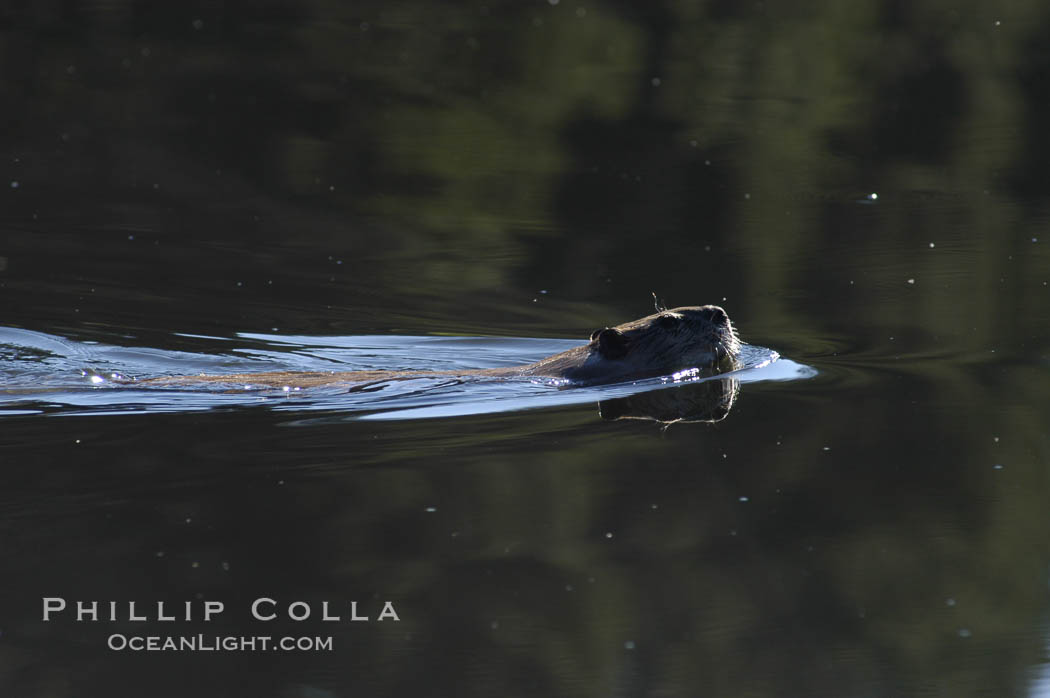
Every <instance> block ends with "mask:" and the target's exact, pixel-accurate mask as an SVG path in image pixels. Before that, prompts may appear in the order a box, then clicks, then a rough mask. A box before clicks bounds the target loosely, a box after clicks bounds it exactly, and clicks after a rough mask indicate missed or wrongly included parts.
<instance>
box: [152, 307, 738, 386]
mask: <svg viewBox="0 0 1050 698" xmlns="http://www.w3.org/2000/svg"><path fill="white" fill-rule="evenodd" d="M739 351H740V340H739V339H738V338H737V335H736V331H735V330H734V329H733V324H732V323H731V322H730V321H729V316H728V315H727V314H726V312H725V310H723V309H722V308H720V307H718V306H716V305H702V306H691V307H683V308H672V309H670V310H660V311H659V312H656V313H654V314H652V315H647V316H646V317H643V318H640V319H638V320H634V321H632V322H626V323H624V324H622V325H617V326H616V327H603V328H602V329H599V330H595V331H594V332H593V333H592V334H591V338H590V341H589V342H588V343H587V344H585V345H583V346H580V347H576V348H575V349H569V350H568V351H563V352H561V353H560V354H554V355H553V356H548V357H547V358H545V359H540V360H539V361H536V362H535V363H531V364H525V365H523V366H511V367H506V368H483V369H474V370H457V371H379V370H374V371H343V372H307V371H277V372H270V373H234V374H227V375H197V376H168V377H162V378H151V379H147V380H142V381H135V383H137V384H140V385H141V384H144V383H149V384H163V385H165V386H167V385H193V384H198V383H224V384H229V385H235V386H244V387H249V388H266V387H270V388H286V389H288V388H290V389H298V388H312V387H316V386H322V385H333V384H343V383H345V384H362V383H367V384H372V383H376V382H382V381H389V380H407V379H410V378H422V377H431V376H450V377H483V378H517V377H537V378H550V379H556V380H564V381H567V383H569V384H572V385H596V384H601V383H619V382H624V381H628V380H634V379H639V378H649V377H653V376H662V375H669V374H672V373H675V372H678V371H683V370H686V369H702V370H705V371H709V372H717V371H719V370H729V369H732V368H734V367H735V366H736V357H737V355H738V353H739Z"/></svg>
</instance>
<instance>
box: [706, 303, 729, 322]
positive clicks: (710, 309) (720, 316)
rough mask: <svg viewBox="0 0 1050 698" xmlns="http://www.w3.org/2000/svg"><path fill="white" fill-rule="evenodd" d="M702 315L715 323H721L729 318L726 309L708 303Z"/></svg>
mask: <svg viewBox="0 0 1050 698" xmlns="http://www.w3.org/2000/svg"><path fill="white" fill-rule="evenodd" d="M704 317H705V318H707V319H708V320H710V321H711V322H713V323H715V324H716V325H723V324H725V322H726V320H728V319H729V316H728V315H726V311H724V310H722V309H721V308H719V307H718V306H717V305H709V306H707V307H706V308H704Z"/></svg>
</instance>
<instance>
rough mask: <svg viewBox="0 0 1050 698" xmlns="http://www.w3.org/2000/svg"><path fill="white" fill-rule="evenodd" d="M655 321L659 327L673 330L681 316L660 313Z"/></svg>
mask: <svg viewBox="0 0 1050 698" xmlns="http://www.w3.org/2000/svg"><path fill="white" fill-rule="evenodd" d="M656 321H657V322H658V323H660V327H662V328H664V329H665V330H673V329H674V328H676V327H678V323H680V322H681V321H682V318H680V317H679V316H677V315H670V314H668V315H661V316H660V317H658V318H656Z"/></svg>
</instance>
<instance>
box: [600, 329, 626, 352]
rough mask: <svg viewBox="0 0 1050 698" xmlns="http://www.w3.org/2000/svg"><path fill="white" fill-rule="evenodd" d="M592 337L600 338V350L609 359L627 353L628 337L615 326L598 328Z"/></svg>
mask: <svg viewBox="0 0 1050 698" xmlns="http://www.w3.org/2000/svg"><path fill="white" fill-rule="evenodd" d="M591 336H592V337H597V339H598V351H599V352H600V353H601V355H602V356H604V357H605V358H607V359H619V358H622V357H624V356H626V355H627V337H625V336H624V335H623V332H620V330H618V329H616V328H615V327H606V328H605V329H603V330H598V331H597V332H595V333H594V334H593V335H591Z"/></svg>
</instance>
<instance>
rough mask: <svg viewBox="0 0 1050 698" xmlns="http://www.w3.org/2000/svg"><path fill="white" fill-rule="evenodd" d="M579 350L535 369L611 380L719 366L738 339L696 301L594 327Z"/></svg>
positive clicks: (713, 310)
mask: <svg viewBox="0 0 1050 698" xmlns="http://www.w3.org/2000/svg"><path fill="white" fill-rule="evenodd" d="M581 350H582V351H581ZM581 350H576V351H574V352H565V353H564V354H561V355H558V356H557V357H552V359H554V360H553V361H547V362H539V363H538V364H536V367H537V368H540V367H542V369H543V370H544V371H545V372H549V371H550V370H551V369H555V368H556V369H558V370H559V372H560V375H563V376H564V377H566V378H570V379H572V380H576V381H583V382H613V381H619V380H628V379H631V378H644V377H646V376H659V375H666V374H670V373H674V372H676V371H682V370H685V369H689V368H713V367H716V366H718V367H721V366H725V365H726V364H723V362H725V361H732V360H733V359H734V358H735V357H736V355H737V353H738V352H739V351H740V341H739V340H738V339H737V336H736V332H735V330H734V329H733V325H732V323H731V322H730V321H729V316H728V315H726V312H725V311H724V310H722V309H721V308H719V307H718V306H716V305H702V306H693V307H686V308H673V309H671V310H662V311H660V312H658V313H655V314H653V315H649V316H646V317H643V318H641V319H639V320H633V321H631V322H626V323H624V324H622V325H617V326H616V327H604V328H602V329H600V330H595V331H594V333H593V334H591V341H590V343H589V344H587V346H586V347H581ZM577 352H579V353H577ZM533 372H534V373H538V372H539V371H533Z"/></svg>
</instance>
